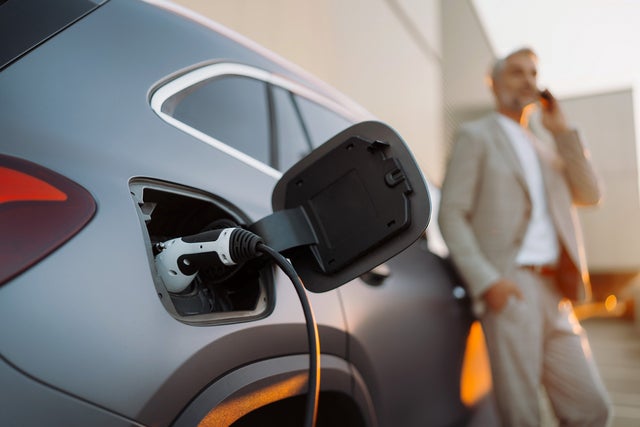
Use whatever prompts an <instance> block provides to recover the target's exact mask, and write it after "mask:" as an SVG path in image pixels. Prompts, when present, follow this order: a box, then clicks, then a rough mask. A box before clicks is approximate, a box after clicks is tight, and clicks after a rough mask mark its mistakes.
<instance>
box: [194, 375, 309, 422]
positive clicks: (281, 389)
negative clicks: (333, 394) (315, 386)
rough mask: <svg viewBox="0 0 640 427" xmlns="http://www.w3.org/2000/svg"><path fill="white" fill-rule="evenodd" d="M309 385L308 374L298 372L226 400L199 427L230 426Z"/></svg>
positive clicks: (297, 392)
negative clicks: (275, 382)
mask: <svg viewBox="0 0 640 427" xmlns="http://www.w3.org/2000/svg"><path fill="white" fill-rule="evenodd" d="M306 386H307V375H306V374H298V375H295V376H293V377H291V378H288V379H286V380H282V381H280V382H278V383H277V384H273V385H270V386H268V387H264V388H261V389H259V390H255V391H252V392H248V393H246V394H242V395H241V396H237V397H231V398H230V399H227V400H225V401H224V402H222V403H221V404H219V405H218V406H216V407H215V408H213V409H212V410H211V411H209V413H208V414H207V415H206V416H205V417H204V418H203V419H202V420H201V421H200V422H199V423H198V427H219V426H228V425H231V424H233V423H234V422H235V421H237V420H238V419H240V418H241V417H243V416H245V415H246V414H248V413H249V412H251V411H254V410H256V409H258V408H261V407H263V406H265V405H268V404H269V403H273V402H276V401H279V400H282V399H285V398H287V397H293V396H296V395H298V394H300V393H302V392H303V391H304V389H305V387H306Z"/></svg>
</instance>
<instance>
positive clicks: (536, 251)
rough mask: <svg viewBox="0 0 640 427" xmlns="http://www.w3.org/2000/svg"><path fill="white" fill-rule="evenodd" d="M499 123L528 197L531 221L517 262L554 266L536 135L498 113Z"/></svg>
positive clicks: (557, 252)
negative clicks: (521, 174) (518, 162)
mask: <svg viewBox="0 0 640 427" xmlns="http://www.w3.org/2000/svg"><path fill="white" fill-rule="evenodd" d="M498 122H499V123H500V125H501V126H502V128H503V129H504V131H505V132H506V133H507V136H508V137H509V141H510V142H511V144H512V146H513V148H514V150H515V152H516V154H517V156H518V159H519V160H520V164H521V166H522V170H523V171H524V178H525V181H526V182H527V187H528V188H529V196H530V198H531V218H530V220H529V225H528V227H527V231H526V233H525V235H524V239H523V241H522V246H521V247H520V251H519V252H518V255H517V257H516V262H517V263H518V264H519V265H545V264H555V263H556V261H557V260H558V256H559V255H560V248H559V244H558V237H557V234H556V230H555V227H554V225H553V220H552V218H551V215H550V214H549V209H548V207H547V197H546V193H545V187H544V180H543V178H542V172H541V170H540V163H539V159H538V155H537V153H536V149H535V147H534V144H535V135H533V134H532V133H531V132H529V131H528V130H525V129H523V128H522V127H521V126H520V125H519V124H518V123H516V122H515V121H513V120H511V119H509V118H508V117H506V116H504V115H502V114H498Z"/></svg>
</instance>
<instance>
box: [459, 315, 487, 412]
mask: <svg viewBox="0 0 640 427" xmlns="http://www.w3.org/2000/svg"><path fill="white" fill-rule="evenodd" d="M492 386H493V383H492V381H491V366H490V365H489V354H488V353H487V346H486V343H485V340H484V333H483V332H482V326H481V325H480V322H478V321H475V322H473V324H472V325H471V328H470V330H469V336H468V337H467V348H466V350H465V353H464V362H463V364H462V375H461V378H460V400H461V401H462V403H464V404H465V405H467V406H473V405H475V404H476V403H477V402H478V401H479V400H480V399H482V398H483V397H484V396H486V395H487V393H489V391H490V390H491V387H492Z"/></svg>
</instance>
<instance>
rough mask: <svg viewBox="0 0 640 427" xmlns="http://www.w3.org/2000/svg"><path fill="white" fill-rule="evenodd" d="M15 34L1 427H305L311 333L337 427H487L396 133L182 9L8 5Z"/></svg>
mask: <svg viewBox="0 0 640 427" xmlns="http://www.w3.org/2000/svg"><path fill="white" fill-rule="evenodd" d="M0 34H1V36H2V37H1V39H2V43H0V325H1V326H0V330H1V332H0V353H1V360H0V385H1V390H2V399H1V401H2V404H1V405H0V425H3V426H31V425H33V426H35V425H50V426H51V425H55V426H196V425H201V426H223V425H235V426H258V425H260V426H288V425H296V426H298V425H302V423H303V419H304V417H305V409H308V408H309V407H308V406H307V403H305V402H308V401H309V399H308V396H309V395H310V393H311V392H312V390H311V387H310V386H309V384H310V380H311V378H312V377H313V376H314V373H313V372H311V371H310V370H309V366H310V360H312V359H313V357H314V356H313V355H310V353H309V348H310V341H312V340H310V336H309V330H310V329H309V328H310V326H309V325H310V324H312V325H311V326H315V325H317V330H318V334H319V346H320V347H319V354H318V355H317V356H318V360H319V366H318V371H319V377H317V378H316V379H317V380H318V381H317V388H318V390H319V399H318V400H317V401H316V403H317V405H316V406H315V410H316V411H317V419H316V422H317V425H326V426H340V425H342V426H461V425H469V423H471V422H473V419H474V414H475V413H476V411H477V409H478V408H479V407H480V406H481V405H482V403H483V402H484V400H483V398H482V396H484V395H486V393H487V392H488V390H489V388H490V384H487V382H486V376H485V377H484V378H485V380H484V381H483V374H486V372H484V373H483V372H482V370H480V372H479V371H478V368H477V366H478V365H477V364H475V365H474V363H476V362H477V361H478V359H481V358H482V354H481V353H482V352H481V347H479V346H478V342H479V341H478V340H477V338H478V337H477V332H478V331H477V328H474V327H473V326H472V325H473V324H474V323H473V321H474V319H473V318H472V316H471V314H470V311H469V307H468V299H467V297H466V296H465V292H464V288H463V286H462V284H461V283H460V282H459V280H458V279H457V278H456V276H455V274H454V273H453V272H452V271H450V269H449V267H448V264H447V263H446V262H445V260H444V258H443V257H444V256H445V255H446V254H445V253H444V252H441V251H438V250H436V249H434V248H435V247H438V245H437V243H438V242H437V241H436V240H434V239H437V229H436V228H435V227H436V225H435V224H431V225H429V227H428V228H427V232H426V236H427V237H426V238H425V237H424V235H422V232H423V230H424V228H425V226H426V225H427V222H428V219H429V215H430V210H433V209H436V208H437V198H436V197H435V196H437V193H436V191H437V190H434V189H432V197H431V200H430V198H429V196H428V193H427V190H426V184H425V182H424V179H423V178H422V175H421V173H420V171H419V170H418V169H417V166H416V165H415V163H414V162H413V158H412V156H411V154H410V152H409V151H408V150H407V149H406V145H405V144H404V142H403V141H402V140H401V138H400V136H399V135H397V134H396V133H395V131H393V130H392V129H391V128H389V127H388V126H386V125H384V124H382V123H380V122H378V121H376V120H375V118H373V117H371V116H370V114H368V113H367V112H366V111H365V110H364V109H363V108H361V107H359V106H358V105H357V104H355V103H354V102H352V101H350V100H349V99H348V98H346V97H345V96H343V95H341V94H339V93H337V92H336V91H335V90H333V89H331V88H330V87H329V86H327V85H326V84H324V83H322V82H321V81H318V80H317V79H315V78H313V77H312V76H310V75H307V74H306V73H304V72H303V71H301V70H300V69H299V68H297V67H295V66H293V65H291V64H289V63H288V62H287V61H285V60H284V59H282V58H280V57H278V56H276V55H274V54H272V53H270V52H268V51H266V50H265V49H263V48H261V47H259V46H257V45H256V44H255V43H253V42H251V41H248V40H246V39H244V38H243V37H241V36H239V35H236V34H234V33H232V32H231V31H229V30H227V29H225V28H224V27H222V26H220V25H218V24H216V23H214V22H210V21H208V20H206V19H204V18H202V17H200V16H197V15H195V14H192V13H191V12H189V11H186V10H184V9H182V8H180V7H178V6H175V5H173V4H171V3H169V2H165V1H138V0H56V1H50V0H4V1H0ZM224 230H231V233H233V232H236V231H237V232H238V233H240V232H242V233H245V232H246V233H251V236H257V237H256V238H257V239H261V240H260V242H261V243H258V245H259V246H257V247H258V248H264V247H265V246H269V247H271V248H272V249H274V252H276V253H279V254H281V255H283V256H284V257H286V258H287V259H288V260H290V262H291V264H290V265H292V266H293V268H294V269H295V271H296V275H298V276H299V277H300V278H301V279H302V282H303V284H304V286H305V287H306V289H307V291H306V292H303V293H304V294H306V296H307V298H308V303H309V306H310V307H311V308H312V310H313V315H314V319H312V320H309V319H308V318H307V316H306V314H307V312H305V311H304V310H303V305H302V304H303V303H302V301H303V299H304V295H301V294H300V293H299V292H297V288H295V287H294V285H293V283H292V281H293V279H290V277H288V276H287V275H286V274H285V273H283V269H282V268H278V267H276V264H275V261H272V259H271V258H269V257H266V256H265V254H266V252H265V251H260V250H258V251H257V253H253V252H252V253H251V254H249V255H247V256H244V257H241V258H238V257H236V254H237V253H238V251H239V250H238V249H237V248H236V247H235V246H234V245H235V243H234V242H236V240H238V239H236V240H233V238H232V237H228V239H227V240H225V241H224V242H223V238H227V237H224V236H228V234H225V233H227V232H226V231H224ZM238 235H239V234H238ZM242 235H243V236H244V234H242ZM194 236H196V237H194ZM225 242H226V243H225ZM230 242H231V243H230ZM413 242H415V243H413ZM223 243H224V244H223ZM236 243H237V242H236ZM238 244H244V243H242V242H241V243H238ZM216 245H217V246H216ZM225 245H226V246H225ZM174 249H175V250H174ZM253 249H255V247H254V248H253ZM170 250H174V252H170ZM242 250H244V249H242ZM265 250H266V249H265ZM227 251H228V253H227ZM234 251H235V252H234ZM254 252H255V251H254ZM225 254H226V255H225ZM287 262H288V261H287ZM311 330H313V329H311ZM473 366H476V368H475V369H474V368H473Z"/></svg>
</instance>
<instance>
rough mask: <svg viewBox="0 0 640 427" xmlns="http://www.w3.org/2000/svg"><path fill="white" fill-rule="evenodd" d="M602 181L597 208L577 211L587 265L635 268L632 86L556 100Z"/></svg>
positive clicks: (638, 227)
mask: <svg viewBox="0 0 640 427" xmlns="http://www.w3.org/2000/svg"><path fill="white" fill-rule="evenodd" d="M562 105H563V106H564V109H565V113H566V114H567V116H568V117H569V118H570V119H571V120H573V121H574V122H575V123H576V124H577V126H578V127H579V129H580V130H581V131H582V133H583V134H584V136H585V139H586V143H587V145H588V147H589V149H590V151H591V155H592V159H593V162H594V164H595V165H596V168H597V170H598V172H599V173H600V176H601V178H602V180H603V182H604V199H603V201H602V204H601V205H600V206H598V207H597V208H588V209H581V210H580V217H581V219H582V225H583V228H584V233H585V245H586V247H587V257H588V261H589V268H590V269H591V270H592V271H594V272H603V271H611V272H631V271H640V190H639V188H638V185H639V181H638V157H637V152H636V150H637V146H636V122H635V116H636V114H635V112H634V93H633V90H632V89H627V90H620V91H614V92H606V93H600V94H593V95H586V96H581V97H577V98H570V99H564V100H563V101H562Z"/></svg>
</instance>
